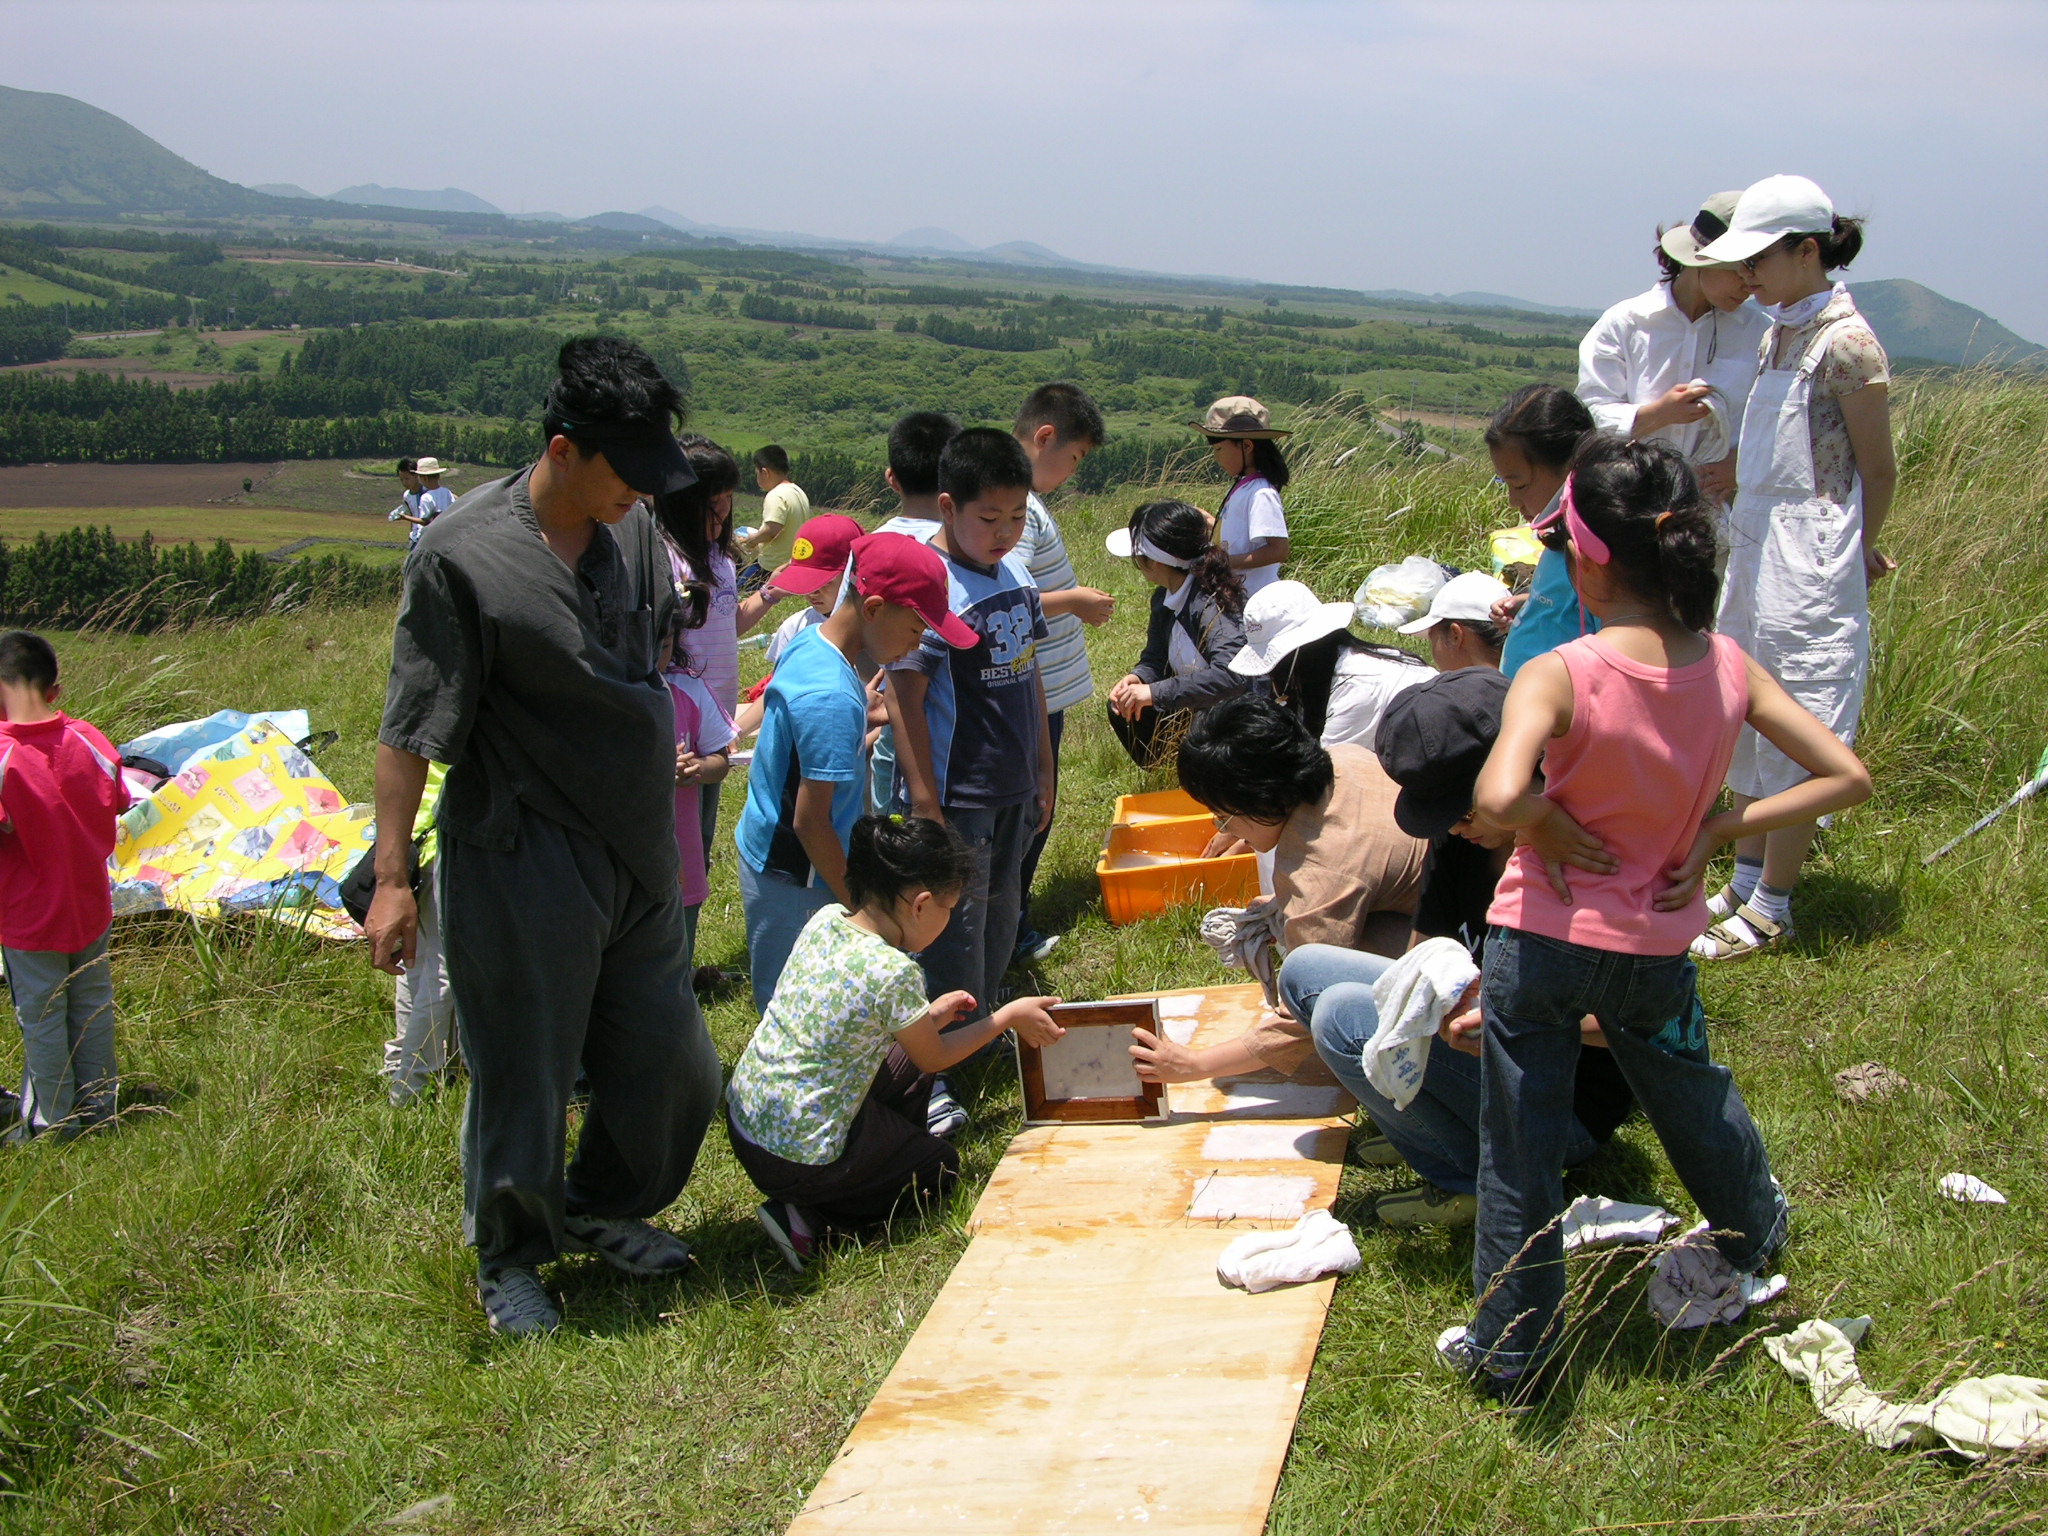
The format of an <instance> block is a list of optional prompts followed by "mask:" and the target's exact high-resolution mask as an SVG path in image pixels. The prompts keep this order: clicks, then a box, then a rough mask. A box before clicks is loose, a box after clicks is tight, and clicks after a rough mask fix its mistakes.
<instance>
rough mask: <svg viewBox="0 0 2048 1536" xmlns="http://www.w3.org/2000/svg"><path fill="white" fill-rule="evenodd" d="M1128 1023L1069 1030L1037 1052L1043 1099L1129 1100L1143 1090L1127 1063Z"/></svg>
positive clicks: (1135, 1070) (1130, 1063)
mask: <svg viewBox="0 0 2048 1536" xmlns="http://www.w3.org/2000/svg"><path fill="white" fill-rule="evenodd" d="M1132 1028H1133V1026H1132V1025H1129V1024H1100V1025H1097V1024H1090V1025H1087V1026H1084V1027H1081V1028H1077V1029H1070V1030H1068V1031H1067V1032H1066V1033H1065V1034H1064V1035H1062V1036H1061V1037H1060V1038H1059V1039H1057V1040H1055V1041H1054V1042H1053V1043H1052V1044H1051V1045H1048V1046H1044V1047H1042V1048H1041V1049H1040V1050H1039V1053H1038V1063H1039V1068H1040V1070H1041V1071H1043V1072H1044V1074H1045V1096H1046V1098H1047V1099H1131V1098H1136V1097H1137V1096H1138V1095H1139V1094H1142V1093H1143V1092H1144V1091H1145V1085H1144V1083H1143V1082H1142V1081H1141V1080H1140V1079H1139V1077H1138V1067H1137V1063H1136V1062H1134V1061H1132V1060H1131V1030H1132Z"/></svg>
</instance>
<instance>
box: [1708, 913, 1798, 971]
mask: <svg viewBox="0 0 2048 1536" xmlns="http://www.w3.org/2000/svg"><path fill="white" fill-rule="evenodd" d="M1791 937H1792V920H1791V919H1790V918H1789V917H1788V918H1787V919H1786V920H1785V921H1784V922H1782V923H1774V922H1772V921H1771V920H1770V919H1769V918H1768V917H1765V916H1764V915H1763V913H1761V912H1759V911H1757V909H1756V908H1755V907H1752V906H1751V905H1750V904H1749V903H1748V902H1744V903H1743V904H1742V905H1741V906H1739V907H1737V908H1736V909H1735V910H1734V911H1733V912H1731V913H1729V914H1728V916H1726V917H1724V918H1723V919H1721V921H1719V922H1718V923H1716V924H1714V926H1713V927H1711V928H1709V929H1708V930H1707V931H1706V932H1705V933H1703V934H1701V935H1700V936H1699V937H1698V938H1696V939H1694V940H1693V941H1692V957H1693V959H1695V960H1747V959H1748V958H1749V957H1750V956H1751V955H1760V954H1762V953H1763V952H1764V951H1765V950H1767V949H1777V948H1780V947H1781V946H1783V945H1784V944H1785V943H1786V942H1787V941H1788V940H1790V939H1791Z"/></svg>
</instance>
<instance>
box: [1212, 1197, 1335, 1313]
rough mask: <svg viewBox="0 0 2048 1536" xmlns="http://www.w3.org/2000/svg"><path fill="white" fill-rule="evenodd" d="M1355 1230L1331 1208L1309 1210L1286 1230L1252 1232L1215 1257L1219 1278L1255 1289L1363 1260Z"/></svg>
mask: <svg viewBox="0 0 2048 1536" xmlns="http://www.w3.org/2000/svg"><path fill="white" fill-rule="evenodd" d="M1359 1262H1360V1260H1359V1255H1358V1244H1357V1243H1355V1242H1353V1241H1352V1240H1351V1229H1350V1228H1349V1227H1347V1226H1345V1225H1344V1223H1343V1222H1341V1221H1339V1220H1338V1219H1337V1218H1336V1217H1334V1216H1332V1215H1331V1214H1330V1213H1329V1212H1328V1211H1310V1212H1309V1213H1308V1214H1307V1215H1306V1216H1304V1217H1302V1218H1301V1220H1299V1221H1297V1222H1296V1223H1295V1224H1294V1225H1293V1226H1291V1227H1289V1228H1288V1229H1287V1230H1286V1231H1284V1232H1247V1233H1246V1234H1245V1235H1244V1236H1243V1237H1240V1238H1239V1239H1237V1241H1236V1242H1234V1243H1232V1244H1231V1245H1230V1246H1229V1247H1228V1248H1226V1249H1224V1250H1223V1257H1222V1258H1220V1259H1218V1260H1217V1261H1216V1278H1217V1279H1218V1280H1221V1281H1222V1282H1223V1283H1224V1284H1225V1285H1236V1286H1242V1287H1243V1288H1244V1289H1245V1290H1247V1291H1251V1292H1253V1293H1254V1294H1256V1293H1257V1292H1259V1291H1270V1290H1273V1289H1274V1288H1275V1287H1277V1286H1282V1285H1299V1284H1301V1283H1302V1282H1303V1281H1305V1280H1314V1279H1317V1278H1319V1277H1321V1276H1323V1275H1329V1274H1338V1275H1348V1274H1350V1273H1351V1271H1353V1270H1354V1269H1356V1268H1358V1265H1359Z"/></svg>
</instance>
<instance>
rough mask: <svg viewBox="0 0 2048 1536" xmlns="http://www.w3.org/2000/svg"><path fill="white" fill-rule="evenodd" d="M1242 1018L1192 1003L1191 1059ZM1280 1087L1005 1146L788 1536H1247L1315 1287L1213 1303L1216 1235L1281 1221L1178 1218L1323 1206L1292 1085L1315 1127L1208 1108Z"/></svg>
mask: <svg viewBox="0 0 2048 1536" xmlns="http://www.w3.org/2000/svg"><path fill="white" fill-rule="evenodd" d="M1258 1004H1259V989H1258V988H1257V987H1255V986H1247V987H1229V988H1220V989H1212V990H1211V991H1209V992H1207V993H1205V994H1202V1007H1201V1010H1200V1015H1199V1016H1200V1021H1201V1022H1200V1025H1199V1027H1198V1029H1197V1031H1196V1034H1195V1040H1194V1043H1195V1044H1196V1045H1197V1046H1198V1047H1199V1046H1208V1045H1214V1044H1217V1043H1220V1042H1221V1041H1224V1040H1228V1039H1231V1038H1234V1037H1235V1036H1236V1035H1238V1034H1240V1033H1242V1032H1243V1030H1244V1029H1245V1027H1246V1026H1247V1025H1249V1024H1250V1023H1251V1022H1252V1021H1253V1020H1254V1019H1255V1018H1256V1017H1257V1012H1258ZM1284 1086H1286V1085H1281V1084H1277V1083H1266V1082H1260V1081H1256V1080H1246V1081H1245V1082H1243V1083H1241V1084H1225V1085H1223V1086H1222V1087H1221V1088H1219V1087H1217V1086H1216V1085H1214V1084H1207V1083H1204V1084H1181V1085H1176V1086H1175V1087H1174V1090H1173V1109H1174V1113H1173V1116H1172V1118H1171V1120H1169V1121H1167V1122H1165V1123H1160V1124H1152V1125H1083V1124H1064V1125H1047V1126H1036V1127H1032V1128H1030V1129H1027V1130H1025V1131H1024V1132H1022V1133H1021V1134H1019V1135H1018V1137H1017V1138H1016V1140H1015V1141H1014V1142H1012V1143H1011V1145H1010V1148H1009V1151H1008V1152H1007V1153H1005V1155H1004V1157H1003V1159H1002V1161H1001V1163H1000V1164H999V1165H998V1166H997V1168H996V1170H995V1173H994V1174H993V1175H992V1176H991V1178H990V1180H989V1183H988V1187H987V1188H986V1189H985V1190H984V1191H983V1193H982V1197H981V1199H980V1201H979V1203H978V1204H977V1205H976V1207H975V1212H974V1217H973V1222H972V1227H971V1230H972V1232H973V1234H974V1235H973V1240H972V1241H971V1242H970V1243H969V1244H968V1247H967V1252H966V1253H965V1254H964V1255H963V1256H962V1258H961V1260H960V1263H959V1264H958V1265H957V1266H956V1267H955V1269H954V1271H953V1274H952V1276H951V1278H949V1279H948V1280H947V1282H946V1285H945V1287H944V1288H943V1289H942V1290H941V1291H940V1293H939V1296H938V1299H937V1300H936V1301H935V1302H933V1304H932V1308H931V1310H930V1311H929V1312H928V1313H927V1314H926V1315H925V1318H924V1321H923V1322H922V1323H921V1324H920V1325H919V1326H918V1329H917V1331H916V1333H915V1334H914V1335H913V1336H912V1337H911V1339H910V1342H909V1343H908V1345H907V1346H906V1347H905V1349H904V1352H903V1355H902V1358H901V1359H899V1360H898V1361H897V1362H896V1366H895V1369H894V1370H892V1371H891V1372H890V1373H889V1376H888V1379H887V1380H886V1381H884V1382H883V1383H882V1387H881V1390H880V1391H878V1392H877V1393H876V1395H875V1399H874V1401H873V1403H871V1404H870V1405H869V1407H868V1410H867V1412H866V1413H865V1414H864V1415H863V1416H862V1417H861V1420H860V1422H859V1423H857V1424H856V1425H855V1426H854V1428H853V1432H852V1434H851V1435H849V1436H848V1437H847V1441H846V1444H845V1445H844V1446H843V1447H842V1448H841V1450H840V1453H839V1456H838V1458H837V1459H836V1460H835V1461H834V1462H833V1464H832V1466H831V1468H830V1469H828V1470H827V1472H826V1474H825V1476H824V1477H823V1478H822V1479H821V1480H820V1482H819V1483H818V1486H817V1487H816V1488H815V1489H814V1490H813V1491H812V1494H811V1498H810V1500H809V1502H808V1503H806V1505H805V1506H804V1509H803V1512H802V1513H801V1514H800V1515H798V1517H797V1519H796V1521H795V1523H794V1524H793V1525H792V1526H791V1527H790V1531H791V1536H826V1533H834V1536H837V1533H863V1536H865V1533H889V1536H900V1533H903V1532H909V1531H920V1530H927V1529H931V1530H944V1531H949V1532H977V1533H979V1532H986V1533H994V1532H1034V1533H1035V1532H1060V1533H1087V1532H1110V1531H1116V1532H1128V1531H1130V1530H1131V1529H1133V1528H1134V1527H1144V1528H1149V1529H1152V1530H1159V1531H1174V1532H1199V1533H1217V1536H1224V1533H1229V1536H1257V1533H1259V1532H1262V1531H1263V1530H1264V1529H1265V1524H1266V1512H1267V1508H1268V1506H1269V1505H1270V1504H1271V1502H1272V1496H1273V1489H1274V1486H1275V1484H1276V1483H1277V1482H1278V1481H1279V1477H1280V1469H1281V1466H1282V1464H1283V1462H1284V1461H1285V1460H1286V1456H1287V1445H1288V1441H1289V1439H1290V1438H1291V1436H1292V1434H1293V1428H1294V1418H1295V1415H1296V1413H1297V1412H1298V1411H1299V1409H1300V1404H1301V1394H1302V1389H1303V1388H1304V1386H1305V1385H1306V1384H1307V1380H1308V1372H1309V1367H1310V1365H1311V1364H1312V1362H1313V1361H1314V1358H1315V1350H1316V1343H1317V1340H1318V1339H1319V1338H1320V1336H1321V1334H1322V1327H1323V1320H1324V1316H1325V1314H1326V1312H1327V1311H1328V1308H1329V1301H1330V1293H1331V1291H1332V1289H1333V1288H1334V1285H1335V1282H1334V1281H1333V1280H1322V1281H1318V1282H1316V1283H1314V1284H1311V1285H1304V1286H1294V1287H1289V1288H1286V1289H1282V1290H1278V1291H1270V1292H1267V1293H1266V1294H1265V1295H1262V1296H1248V1295H1246V1294H1245V1293H1243V1292H1241V1291H1234V1290H1230V1289H1227V1288H1226V1287H1224V1286H1223V1285H1222V1284H1221V1283H1220V1282H1218V1280H1217V1279H1216V1260H1217V1258H1218V1256H1219V1255H1220V1254H1221V1253H1222V1251H1223V1248H1224V1246H1225V1245H1226V1243H1227V1242H1228V1241H1229V1238H1230V1233H1231V1232H1232V1231H1249V1230H1255V1229H1260V1228H1268V1227H1273V1226H1285V1225H1289V1224H1290V1223H1289V1222H1284V1221H1270V1220H1260V1219H1247V1218H1241V1217H1240V1218H1233V1219H1229V1220H1221V1221H1203V1220H1197V1219H1195V1218H1193V1217H1191V1216H1190V1215H1189V1214H1188V1212H1189V1208H1190V1206H1191V1205H1193V1204H1194V1202H1195V1199H1196V1197H1197V1195H1198V1193H1199V1192H1200V1190H1201V1189H1202V1188H1203V1186H1204V1185H1205V1184H1206V1183H1210V1182H1212V1181H1214V1180H1216V1179H1218V1178H1233V1179H1234V1178H1268V1179H1271V1178H1280V1179H1292V1180H1295V1181H1297V1182H1298V1181H1301V1180H1304V1179H1306V1180H1308V1181H1310V1185H1309V1186H1303V1187H1312V1191H1313V1192H1312V1193H1311V1194H1310V1195H1309V1196H1308V1199H1307V1202H1306V1204H1307V1208H1308V1209H1317V1208H1320V1207H1326V1206H1327V1205H1328V1204H1329V1203H1330V1201H1331V1200H1332V1199H1334V1198H1335V1196H1336V1191H1337V1178H1338V1174H1339V1172H1340V1169H1341V1164H1342V1159H1343V1155H1344V1145H1345V1139H1346V1135H1347V1132H1346V1130H1345V1128H1344V1126H1343V1125H1342V1123H1341V1122H1340V1121H1339V1120H1338V1119H1337V1114H1338V1113H1340V1112H1342V1111H1343V1110H1348V1109H1349V1107H1350V1105H1349V1101H1348V1100H1347V1099H1344V1098H1343V1096H1342V1095H1341V1094H1337V1095H1336V1096H1335V1100H1334V1102H1331V1093H1332V1091H1331V1090H1329V1089H1327V1088H1324V1087H1321V1086H1316V1087H1315V1088H1314V1089H1313V1091H1314V1093H1316V1094H1317V1095H1319V1096H1320V1097H1319V1098H1318V1100H1317V1101H1316V1102H1327V1103H1330V1105H1331V1107H1330V1112H1328V1113H1324V1114H1321V1115H1315V1116H1308V1117H1300V1118H1296V1119H1294V1120H1291V1121H1289V1120H1286V1119H1284V1118H1279V1117H1276V1116H1274V1115H1272V1114H1270V1113H1268V1114H1259V1115H1246V1114H1245V1113H1244V1112H1243V1104H1242V1103H1241V1102H1234V1101H1233V1095H1232V1094H1231V1092H1230V1091H1229V1090H1231V1089H1232V1088H1233V1087H1243V1088H1252V1087H1257V1088H1259V1089H1260V1090H1262V1091H1264V1092H1266V1093H1267V1094H1268V1096H1269V1097H1270V1096H1272V1090H1275V1089H1277V1088H1280V1087H1284ZM1238 1097H1239V1098H1240V1099H1241V1097H1242V1095H1239V1096H1238ZM1190 1105H1195V1106H1207V1110H1206V1112H1204V1110H1203V1109H1202V1108H1200V1107H1197V1108H1193V1109H1191V1108H1189V1106H1190ZM1241 1121H1242V1122H1244V1123H1243V1124H1240V1122H1241ZM1222 1129H1229V1130H1231V1131H1232V1132H1233V1133H1234V1134H1232V1135H1230V1136H1224V1137H1218V1132H1219V1130H1222ZM1290 1130H1291V1131H1292V1132H1293V1134H1291V1135H1290V1134H1288V1132H1289V1131H1290ZM1247 1133H1249V1134H1247ZM1212 1138H1217V1139H1215V1140H1214V1141H1213V1143H1212Z"/></svg>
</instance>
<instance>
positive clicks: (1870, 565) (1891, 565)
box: [1863, 544, 1899, 587]
mask: <svg viewBox="0 0 2048 1536" xmlns="http://www.w3.org/2000/svg"><path fill="white" fill-rule="evenodd" d="M1898 568H1899V562H1898V561H1896V560H1894V559H1893V558H1892V557H1891V556H1890V555H1888V554H1886V553H1885V552H1884V551H1883V550H1881V549H1879V548H1878V547H1877V546H1876V545H1875V544H1866V545H1864V546H1863V580H1864V583H1865V584H1866V585H1868V586H1873V587H1874V586H1876V585H1877V584H1878V583H1879V582H1880V581H1883V580H1884V579H1885V577H1887V576H1889V575H1891V573H1892V572H1893V571H1896V570H1897V569H1898Z"/></svg>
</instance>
